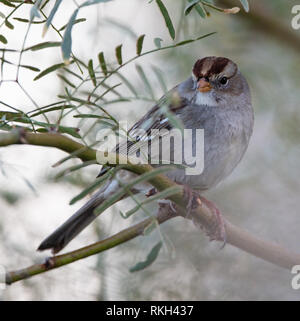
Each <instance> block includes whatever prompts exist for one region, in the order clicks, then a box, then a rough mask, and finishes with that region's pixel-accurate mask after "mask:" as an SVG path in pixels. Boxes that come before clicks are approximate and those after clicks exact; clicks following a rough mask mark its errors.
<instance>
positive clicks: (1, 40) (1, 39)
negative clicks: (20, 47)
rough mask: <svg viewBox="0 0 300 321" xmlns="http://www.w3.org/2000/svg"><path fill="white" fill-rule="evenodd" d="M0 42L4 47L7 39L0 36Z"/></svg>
mask: <svg viewBox="0 0 300 321" xmlns="http://www.w3.org/2000/svg"><path fill="white" fill-rule="evenodd" d="M0 42H2V43H4V44H5V45H6V44H7V39H6V38H5V37H4V36H3V35H0Z"/></svg>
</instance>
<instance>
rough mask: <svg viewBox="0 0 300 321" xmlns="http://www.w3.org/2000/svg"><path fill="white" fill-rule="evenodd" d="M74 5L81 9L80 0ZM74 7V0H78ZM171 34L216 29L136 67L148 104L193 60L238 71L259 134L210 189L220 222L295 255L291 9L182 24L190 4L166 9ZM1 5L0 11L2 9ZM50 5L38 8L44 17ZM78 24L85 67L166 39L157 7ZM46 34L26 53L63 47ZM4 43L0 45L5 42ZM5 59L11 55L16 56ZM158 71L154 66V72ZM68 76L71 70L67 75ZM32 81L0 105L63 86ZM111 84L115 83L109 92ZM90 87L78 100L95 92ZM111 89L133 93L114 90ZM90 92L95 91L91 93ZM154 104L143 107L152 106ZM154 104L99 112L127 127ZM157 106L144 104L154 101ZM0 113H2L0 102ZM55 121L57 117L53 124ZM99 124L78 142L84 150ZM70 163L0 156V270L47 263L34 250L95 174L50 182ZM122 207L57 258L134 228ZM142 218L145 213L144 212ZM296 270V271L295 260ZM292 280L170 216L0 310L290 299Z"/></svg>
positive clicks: (39, 281) (29, 150) (121, 10)
mask: <svg viewBox="0 0 300 321" xmlns="http://www.w3.org/2000/svg"><path fill="white" fill-rule="evenodd" d="M78 2H79V3H80V1H78ZM81 2H82V1H81ZM164 3H165V5H166V7H167V8H168V10H169V13H170V16H171V17H172V21H173V23H174V25H175V29H176V39H175V40H176V41H181V40H185V39H191V38H196V37H198V36H200V35H204V34H206V33H209V32H213V31H216V32H217V33H216V34H215V35H212V36H210V37H208V38H205V39H203V40H200V41H197V42H194V43H191V44H189V45H186V46H182V47H179V48H175V49H171V50H166V51H161V52H158V53H154V54H151V55H147V56H145V57H142V58H140V59H139V60H137V61H136V63H137V64H139V65H140V66H142V67H143V69H144V71H145V74H146V75H147V77H148V79H149V81H150V83H151V84H152V88H153V91H154V96H155V97H154V98H155V99H158V98H159V97H160V96H161V95H162V94H163V93H164V86H161V84H160V81H159V80H158V78H157V75H156V74H155V72H154V70H159V73H160V75H161V76H162V77H163V79H164V84H165V87H167V88H168V89H170V88H172V87H173V86H174V85H176V84H178V83H179V82H181V81H183V80H184V79H186V78H187V77H189V76H190V73H191V68H192V66H193V63H194V62H195V60H196V59H198V58H201V57H205V56H211V55H216V56H224V57H229V58H230V59H232V60H233V61H235V62H236V63H237V64H238V65H239V67H240V70H241V71H242V73H243V74H244V75H245V77H246V78H247V80H248V82H249V84H250V87H251V92H252V99H253V105H254V109H255V127H254V132H253V137H252V139H251V142H250V145H249V148H248V151H247V153H246V155H245V157H244V159H243V160H242V162H241V163H240V165H239V166H238V168H237V169H236V170H235V171H234V172H233V174H232V175H231V176H230V177H229V178H227V179H226V180H225V181H224V182H223V183H222V184H220V185H219V186H218V187H217V188H216V189H214V190H212V191H209V192H207V193H206V195H205V196H206V197H207V198H208V199H210V200H212V201H214V202H215V203H216V204H217V205H218V207H219V208H220V209H221V211H222V213H223V215H224V216H225V217H226V218H228V219H229V220H230V221H232V222H233V223H234V224H236V225H238V226H240V227H243V228H245V229H247V230H249V231H250V232H252V233H253V234H255V235H257V236H260V237H262V238H263V239H267V240H271V241H273V242H276V243H278V244H281V245H283V246H285V247H286V248H288V249H290V250H293V251H296V252H299V251H300V249H299V241H300V233H299V227H300V215H299V204H298V202H299V192H300V181H299V174H300V172H299V159H300V145H299V141H300V126H299V123H300V108H299V105H300V90H299V87H300V70H299V66H300V55H299V53H300V40H299V39H300V30H298V31H297V30H293V29H292V27H291V19H292V18H293V15H292V13H291V8H292V7H293V6H294V5H295V4H297V1H284V0H276V1H275V0H274V1H266V0H264V1H258V0H250V1H249V3H250V12H249V13H248V14H246V13H245V12H243V9H242V10H241V12H240V13H238V14H236V15H229V14H224V13H220V12H217V11H215V10H210V13H211V15H210V17H207V18H206V19H202V18H201V17H200V16H199V15H198V14H197V12H196V11H195V10H193V11H192V12H191V13H190V15H188V16H187V17H185V16H184V14H183V12H184V8H185V7H186V5H187V1H183V0H165V1H164ZM215 3H216V4H218V5H219V6H220V7H232V6H239V7H241V5H240V2H239V1H227V0H226V1H225V0H224V1H218V2H217V1H215ZM75 8H76V7H75V4H74V2H73V1H65V2H64V3H63V5H62V8H60V10H59V12H58V13H57V15H56V16H55V19H54V21H53V23H54V25H56V26H63V25H64V24H65V23H66V22H67V19H68V18H66V17H70V16H71V14H72V12H73V10H74V9H75ZM8 9H9V8H7V7H5V6H4V5H2V4H1V9H0V11H2V12H4V13H6V12H8V11H9V10H8ZM50 9H51V8H48V6H47V7H46V8H45V12H48V13H49V10H50ZM29 10H30V6H23V7H22V8H20V10H19V11H18V12H16V13H15V17H24V16H26V15H28V17H29ZM78 17H79V18H86V19H87V20H86V21H85V22H83V23H80V24H78V25H75V26H74V28H73V34H72V35H73V52H74V54H75V55H76V56H77V57H79V58H80V59H81V60H82V61H84V62H85V63H87V62H88V60H89V59H91V58H93V59H94V60H95V61H96V59H97V55H98V53H99V52H100V51H104V52H105V57H106V60H107V61H108V62H113V61H114V60H115V58H114V49H115V47H116V46H117V45H119V44H121V43H122V44H123V55H124V58H123V60H126V59H129V58H130V57H132V56H134V55H135V42H136V39H137V37H138V36H139V35H141V34H145V35H146V37H145V41H144V49H143V50H145V51H146V50H150V49H152V48H155V45H154V43H153V39H154V38H161V39H162V42H161V44H162V45H163V46H164V45H168V44H171V43H172V41H171V39H170V36H169V34H168V31H167V29H166V26H165V24H164V21H163V19H162V16H161V14H160V12H159V10H158V7H157V5H156V3H155V2H152V3H148V1H138V0H131V1H129V0H127V1H124V0H123V1H122V0H115V1H112V2H109V3H105V4H101V5H98V6H93V7H87V8H85V9H83V10H81V11H80V13H79V16H78ZM14 25H15V28H14V30H8V31H7V32H6V33H5V35H6V37H7V39H8V40H9V43H8V45H7V46H9V48H15V49H20V48H21V46H22V42H23V40H24V36H25V32H26V28H25V27H24V26H26V25H25V24H24V23H21V22H18V21H16V22H14ZM42 28H43V26H42V25H40V24H36V25H33V26H32V27H31V29H30V32H29V34H28V39H27V42H26V46H30V45H34V44H36V43H39V42H42V41H59V39H58V38H57V33H56V32H54V31H53V30H51V29H49V31H48V33H47V35H46V36H45V38H44V39H42V38H41V34H42ZM1 46H2V47H4V45H3V44H1ZM17 58H18V56H16V55H13V53H12V54H11V55H9V56H7V59H10V60H11V61H13V60H14V59H15V60H17ZM60 62H62V57H61V52H60V50H59V48H50V49H47V50H46V49H45V50H41V51H38V52H32V51H28V52H26V55H25V54H24V55H23V61H22V63H24V64H29V65H30V64H33V65H37V66H38V67H39V68H40V69H41V70H43V69H45V68H47V67H49V66H51V65H53V64H56V63H60ZM153 67H154V68H153ZM74 68H75V66H74ZM15 72H16V68H15V67H14V66H8V65H5V69H4V72H3V77H4V78H5V79H14V77H15V76H14V75H15ZM123 75H124V76H125V77H126V78H127V79H129V80H130V81H131V82H132V83H133V84H134V86H135V88H136V90H138V92H139V93H140V96H143V97H148V96H149V92H147V90H146V89H147V88H146V89H145V86H144V83H143V82H142V81H141V78H140V77H139V74H138V73H137V70H136V67H135V63H131V64H129V65H127V66H126V67H125V68H124V69H123ZM34 76H35V74H34V73H33V72H32V71H30V70H22V71H21V73H20V78H19V80H20V83H21V84H22V86H23V87H24V89H25V90H26V92H27V93H28V94H29V95H30V96H31V98H32V99H33V100H34V102H33V101H32V99H29V98H28V96H27V95H26V94H25V93H24V91H22V90H21V89H20V87H19V86H17V85H16V83H15V82H3V83H2V84H1V87H0V101H1V102H5V103H7V104H10V105H12V106H14V107H16V108H18V109H20V110H23V111H25V112H27V111H29V110H32V109H34V108H35V104H37V105H38V106H41V105H46V104H50V103H52V102H53V101H57V95H58V94H62V93H64V85H65V84H64V83H63V82H62V81H61V79H60V78H58V77H57V75H56V73H52V74H49V75H47V76H45V77H44V78H42V79H40V80H38V81H33V78H34ZM118 82H120V79H119V80H116V79H112V80H111V83H110V85H114V84H116V83H118ZM92 88H93V87H92V85H91V84H87V85H86V86H83V88H82V92H84V91H85V90H89V91H90V90H91V89H92ZM118 91H119V92H120V93H121V94H122V95H123V96H126V97H130V92H128V88H127V87H126V86H124V85H121V86H119V87H118ZM96 93H97V92H96ZM151 99H152V98H151ZM151 99H148V100H147V99H144V100H142V99H140V100H137V99H128V101H119V102H115V103H110V104H107V105H106V106H105V108H107V110H108V111H109V112H110V113H111V114H112V115H113V116H114V117H116V118H117V119H118V120H128V121H129V124H130V125H131V124H133V123H134V122H135V121H136V120H138V119H139V118H140V117H141V116H142V115H143V114H144V113H145V112H146V111H147V110H149V109H150V108H151V106H152V105H153V101H151ZM152 100H153V99H152ZM0 105H1V110H5V106H3V105H2V104H1V103H0ZM49 118H50V120H51V121H52V122H56V121H57V119H58V115H57V114H56V113H52V114H51V115H49ZM63 121H64V122H63V124H64V125H68V126H75V127H76V126H79V127H80V133H81V134H82V133H85V130H86V128H90V124H89V123H88V121H89V120H86V121H84V120H81V121H80V122H79V123H78V119H76V118H73V117H72V116H70V117H65V118H64V120H63ZM97 126H98V125H97V124H96V125H95V126H94V127H93V128H92V129H91V130H89V132H88V133H87V135H86V137H85V138H86V141H87V142H91V141H92V140H93V137H95V135H96V133H97V129H99V127H97ZM65 156H66V154H65V153H63V152H60V151H58V150H56V149H52V148H43V147H30V146H10V147H6V148H1V151H0V170H1V173H0V213H1V215H0V264H1V265H3V266H5V268H6V269H7V270H15V269H19V268H23V267H26V266H28V265H31V264H33V263H35V262H41V260H42V259H43V258H44V257H46V256H49V254H50V253H37V252H36V248H37V246H38V245H39V243H40V242H41V241H42V240H43V239H44V238H45V237H46V236H47V235H48V234H49V233H51V232H52V231H53V230H54V229H55V228H56V227H57V226H58V225H59V224H61V223H62V222H63V221H64V220H65V219H66V218H68V217H69V216H70V215H71V214H72V213H73V212H74V211H76V209H77V208H79V207H80V206H81V205H82V204H83V203H84V202H85V201H86V199H87V198H86V199H84V200H82V201H80V202H78V203H76V204H75V205H73V206H70V205H69V201H70V200H71V199H72V197H74V196H75V195H77V194H78V193H79V192H80V191H81V190H82V189H83V188H84V187H86V186H87V185H88V184H90V183H91V182H92V181H93V179H94V177H95V176H96V175H97V173H98V171H99V167H98V166H96V165H92V166H89V167H87V168H83V169H81V170H79V171H77V172H75V173H72V174H70V175H68V176H65V177H64V178H62V179H60V180H56V179H55V175H56V174H57V173H58V172H59V171H60V170H62V169H63V168H67V167H69V166H70V165H72V164H79V163H80V162H79V161H78V160H69V161H68V162H67V163H63V164H62V165H61V166H58V167H56V168H53V167H51V166H52V165H53V164H54V163H56V162H57V161H58V160H60V159H62V158H63V157H65ZM133 205H134V202H133V201H132V200H125V201H122V202H120V203H119V204H117V205H115V206H114V207H113V208H112V209H109V210H107V211H106V212H105V213H104V214H103V215H101V217H100V218H98V219H97V220H96V221H95V223H94V224H92V225H91V226H89V227H88V228H87V229H86V230H85V231H84V232H83V233H82V234H80V236H79V237H77V238H76V239H75V240H74V241H72V242H71V244H70V245H69V246H68V247H67V248H66V249H65V251H70V250H74V249H76V248H79V247H82V246H84V245H87V244H90V243H92V242H96V241H97V240H99V239H102V238H104V237H106V236H109V235H112V234H114V233H116V232H118V231H120V230H122V229H123V228H125V227H128V226H130V225H132V224H133V223H134V222H136V221H140V220H141V219H142V218H143V217H144V216H145V214H144V213H143V212H138V213H136V214H135V215H134V216H133V217H132V218H130V219H128V220H124V219H123V218H122V217H121V216H120V214H119V213H120V210H121V211H126V210H128V209H130V208H132V207H133ZM149 210H150V211H151V212H154V211H155V205H153V204H151V205H150V206H149ZM161 235H162V237H163V239H164V241H165V242H164V247H163V249H162V251H161V252H160V254H159V257H158V259H157V260H156V261H155V262H154V264H152V265H151V266H150V267H148V268H147V269H146V270H143V271H140V272H136V273H130V272H129V268H130V267H132V266H133V265H135V264H136V263H137V262H138V261H141V260H144V259H145V257H146V256H147V254H148V253H149V251H150V249H151V248H152V246H153V245H154V244H155V243H156V242H157V239H158V238H160V237H161ZM299 263H300V262H299ZM291 279H292V274H291V273H290V272H289V271H287V270H284V269H281V268H278V267H276V266H273V265H271V264H270V263H266V262H264V261H262V260H261V259H258V258H256V257H253V256H251V255H249V254H247V253H244V252H242V251H241V250H239V249H236V248H234V247H232V246H230V245H227V246H226V247H225V248H224V249H223V250H220V249H219V245H218V244H214V243H210V242H209V241H208V239H207V238H206V237H205V236H204V233H203V232H202V231H200V230H198V229H197V228H196V227H195V226H194V225H193V224H192V223H191V222H190V221H188V220H184V219H182V218H176V219H173V220H170V221H168V222H166V223H164V224H163V225H162V226H161V227H160V229H159V230H156V231H155V232H154V233H152V234H150V235H149V236H147V237H139V238H137V239H135V240H132V241H130V242H128V243H126V244H123V245H121V246H118V247H117V248H114V249H111V250H109V251H107V252H104V253H102V254H99V255H96V256H93V257H90V258H88V259H85V260H82V261H78V262H76V263H74V264H71V265H67V266H65V267H62V268H59V269H56V270H53V271H50V272H47V273H45V274H41V275H38V276H35V277H32V278H30V279H28V280H25V281H21V282H18V283H15V284H13V285H11V286H9V287H7V288H6V289H5V290H3V291H1V292H0V298H1V299H2V300H266V299H267V300H299V299H300V290H298V291H297V290H293V289H292V287H291Z"/></svg>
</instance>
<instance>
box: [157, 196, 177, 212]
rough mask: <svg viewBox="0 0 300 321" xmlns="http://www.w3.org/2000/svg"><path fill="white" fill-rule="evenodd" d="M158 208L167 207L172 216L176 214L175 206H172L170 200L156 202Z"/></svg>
mask: <svg viewBox="0 0 300 321" xmlns="http://www.w3.org/2000/svg"><path fill="white" fill-rule="evenodd" d="M158 206H159V207H164V206H168V207H169V210H170V212H171V213H172V214H177V209H176V204H174V203H173V202H172V201H170V200H166V199H165V200H159V201H158Z"/></svg>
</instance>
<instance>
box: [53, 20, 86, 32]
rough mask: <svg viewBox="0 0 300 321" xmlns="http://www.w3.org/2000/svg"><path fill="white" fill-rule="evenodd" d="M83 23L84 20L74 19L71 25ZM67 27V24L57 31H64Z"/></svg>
mask: <svg viewBox="0 0 300 321" xmlns="http://www.w3.org/2000/svg"><path fill="white" fill-rule="evenodd" d="M84 21H86V18H80V19H76V20H75V21H74V23H73V26H74V25H76V24H77V23H80V22H84ZM67 25H68V24H65V25H64V26H62V27H61V28H60V29H59V31H63V30H65V29H66V28H67Z"/></svg>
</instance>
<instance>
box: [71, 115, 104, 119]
mask: <svg viewBox="0 0 300 321" xmlns="http://www.w3.org/2000/svg"><path fill="white" fill-rule="evenodd" d="M73 117H74V118H98V119H110V118H109V117H107V116H100V115H95V114H80V115H74V116H73Z"/></svg>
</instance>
